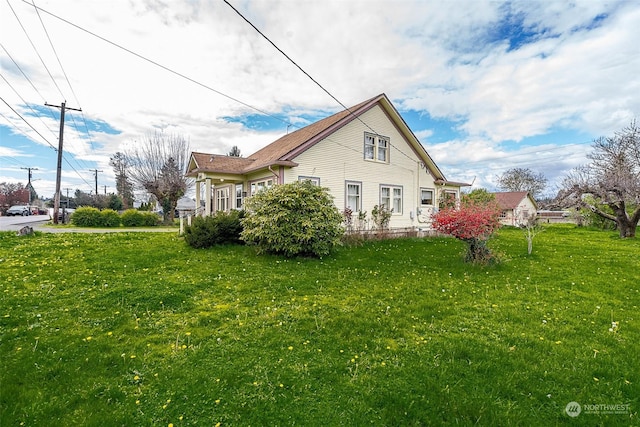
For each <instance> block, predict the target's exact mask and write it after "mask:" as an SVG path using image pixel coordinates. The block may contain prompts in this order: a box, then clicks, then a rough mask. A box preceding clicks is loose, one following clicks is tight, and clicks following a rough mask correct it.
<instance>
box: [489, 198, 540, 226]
mask: <svg viewBox="0 0 640 427" xmlns="http://www.w3.org/2000/svg"><path fill="white" fill-rule="evenodd" d="M493 194H494V195H495V196H496V202H498V206H500V209H501V210H502V212H501V213H500V222H501V223H502V224H504V225H514V226H519V225H522V224H524V223H525V222H526V221H527V219H529V218H530V217H531V216H536V215H537V211H538V204H537V203H536V201H535V199H534V198H533V196H532V195H531V194H530V193H529V192H527V191H508V192H502V193H493Z"/></svg>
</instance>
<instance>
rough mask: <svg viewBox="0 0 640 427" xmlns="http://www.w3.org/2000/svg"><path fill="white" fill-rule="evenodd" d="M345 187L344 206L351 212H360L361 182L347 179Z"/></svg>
mask: <svg viewBox="0 0 640 427" xmlns="http://www.w3.org/2000/svg"><path fill="white" fill-rule="evenodd" d="M345 187H346V188H345V194H346V197H345V198H346V200H345V206H346V207H347V208H349V209H351V210H352V211H353V212H360V211H361V210H362V183H361V182H355V181H347V182H346V183H345Z"/></svg>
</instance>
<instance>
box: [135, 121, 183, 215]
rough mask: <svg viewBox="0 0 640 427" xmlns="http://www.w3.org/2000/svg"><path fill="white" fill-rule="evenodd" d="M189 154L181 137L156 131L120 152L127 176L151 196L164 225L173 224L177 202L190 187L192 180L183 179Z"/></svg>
mask: <svg viewBox="0 0 640 427" xmlns="http://www.w3.org/2000/svg"><path fill="white" fill-rule="evenodd" d="M189 152H190V151H189V142H188V141H187V140H186V139H185V138H184V137H183V136H178V135H167V134H164V133H158V132H156V133H154V134H153V135H147V136H146V137H145V138H144V139H143V140H142V142H139V143H137V144H136V146H135V147H134V148H133V149H132V150H130V151H126V152H125V153H124V156H125V158H126V159H127V163H128V165H129V176H130V177H131V179H132V180H133V182H135V183H136V185H138V186H139V187H140V188H142V189H144V190H146V191H147V192H148V193H150V194H152V195H153V196H155V198H156V199H157V200H158V202H159V203H160V205H161V206H162V210H163V216H164V221H165V222H167V223H170V222H173V218H174V211H175V209H176V205H177V203H178V199H180V197H182V196H184V195H185V193H186V192H187V191H188V189H189V188H190V187H191V185H193V180H191V179H189V178H187V177H185V176H184V171H185V170H186V166H187V162H188V161H189Z"/></svg>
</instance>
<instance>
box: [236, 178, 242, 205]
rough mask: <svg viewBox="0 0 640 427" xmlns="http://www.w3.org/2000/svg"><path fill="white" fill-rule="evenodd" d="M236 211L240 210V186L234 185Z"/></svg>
mask: <svg viewBox="0 0 640 427" xmlns="http://www.w3.org/2000/svg"><path fill="white" fill-rule="evenodd" d="M236 209H242V184H236Z"/></svg>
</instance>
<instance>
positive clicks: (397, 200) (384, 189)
mask: <svg viewBox="0 0 640 427" xmlns="http://www.w3.org/2000/svg"><path fill="white" fill-rule="evenodd" d="M380 205H383V206H384V207H386V208H387V209H389V210H393V213H394V214H402V187H400V186H393V185H381V186H380Z"/></svg>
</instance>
